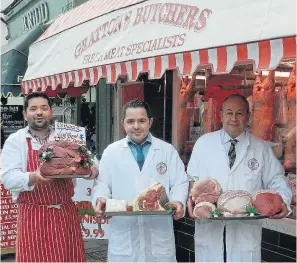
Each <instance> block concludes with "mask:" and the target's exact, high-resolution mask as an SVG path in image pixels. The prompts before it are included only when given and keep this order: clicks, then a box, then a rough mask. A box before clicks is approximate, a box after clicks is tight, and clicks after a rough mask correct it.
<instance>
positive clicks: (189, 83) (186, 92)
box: [177, 77, 196, 160]
mask: <svg viewBox="0 0 297 263" xmlns="http://www.w3.org/2000/svg"><path fill="white" fill-rule="evenodd" d="M195 79H196V78H195V77H192V79H191V80H190V79H189V78H188V77H185V79H184V80H182V81H181V87H180V90H179V115H178V126H177V138H178V139H177V140H178V145H180V147H181V149H180V151H179V153H180V156H181V158H182V159H183V160H185V159H186V156H185V155H186V149H185V146H186V141H187V136H188V134H189V131H190V116H189V112H188V110H187V103H188V102H190V101H191V99H193V98H194V95H195V91H194V87H195Z"/></svg>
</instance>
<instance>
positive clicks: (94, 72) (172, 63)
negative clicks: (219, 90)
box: [22, 37, 296, 94]
mask: <svg viewBox="0 0 297 263" xmlns="http://www.w3.org/2000/svg"><path fill="white" fill-rule="evenodd" d="M272 47H273V48H272ZM272 52H274V53H272ZM214 54H216V55H214ZM275 54H279V55H275ZM215 56H216V57H215ZM284 58H296V37H288V38H282V39H272V40H265V41H259V42H253V43H246V44H238V45H231V46H224V47H218V48H212V49H209V50H208V49H204V50H198V51H192V52H184V53H182V54H169V55H163V56H156V57H153V58H149V59H148V58H143V59H138V60H133V61H126V62H120V63H116V64H111V65H102V66H99V67H98V66H97V67H94V68H87V69H79V70H75V71H71V72H65V73H59V74H57V75H53V76H47V77H43V78H39V79H35V80H27V81H24V82H22V91H23V93H25V94H27V93H29V92H31V91H37V90H47V89H48V88H49V89H51V90H55V89H57V87H58V86H59V87H61V86H62V87H65V88H66V87H68V86H69V84H70V82H72V83H74V86H75V87H78V89H79V88H80V86H81V85H82V83H83V81H84V80H90V85H96V84H97V83H98V81H99V79H100V78H106V81H107V83H115V82H116V81H117V78H118V77H119V76H120V75H127V78H128V79H129V80H133V81H134V80H136V79H137V77H138V75H139V73H140V72H148V73H149V77H150V78H160V77H161V76H162V75H163V74H164V72H165V71H166V70H167V69H176V68H178V69H179V70H180V73H181V74H184V75H192V74H193V73H194V71H195V70H196V69H197V68H199V67H203V68H205V67H209V68H211V69H212V72H213V74H222V73H229V72H230V71H231V70H232V68H233V67H234V65H235V64H236V63H242V62H247V63H251V62H254V70H255V71H256V70H271V69H275V68H276V67H277V66H278V65H279V63H280V62H281V60H283V59H284ZM196 64H197V65H196ZM69 76H71V77H72V78H71V79H69ZM76 76H78V78H77V79H76ZM58 90H59V89H58ZM61 90H62V89H61ZM62 91H63V90H62Z"/></svg>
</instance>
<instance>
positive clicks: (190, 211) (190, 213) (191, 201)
mask: <svg viewBox="0 0 297 263" xmlns="http://www.w3.org/2000/svg"><path fill="white" fill-rule="evenodd" d="M187 208H188V214H189V216H190V217H191V218H195V216H194V215H193V209H194V208H193V200H192V198H191V197H189V199H188V201H187Z"/></svg>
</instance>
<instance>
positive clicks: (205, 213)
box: [193, 202, 216, 219]
mask: <svg viewBox="0 0 297 263" xmlns="http://www.w3.org/2000/svg"><path fill="white" fill-rule="evenodd" d="M215 209H216V206H215V205H214V204H212V203H209V202H201V203H199V204H197V205H195V207H194V209H193V215H194V217H195V218H200V219H203V218H209V217H211V211H213V210H215Z"/></svg>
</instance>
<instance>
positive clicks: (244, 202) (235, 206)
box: [217, 190, 253, 216]
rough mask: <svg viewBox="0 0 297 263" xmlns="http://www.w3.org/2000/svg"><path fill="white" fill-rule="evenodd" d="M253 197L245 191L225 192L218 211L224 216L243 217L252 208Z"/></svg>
mask: <svg viewBox="0 0 297 263" xmlns="http://www.w3.org/2000/svg"><path fill="white" fill-rule="evenodd" d="M252 203H253V197H252V195H251V194H250V193H248V192H246V191H243V190H229V191H226V192H224V193H223V194H222V195H221V196H220V197H219V200H218V205H217V206H218V209H219V210H221V211H222V212H223V214H224V216H241V215H243V214H246V209H247V208H248V207H250V206H252Z"/></svg>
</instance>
